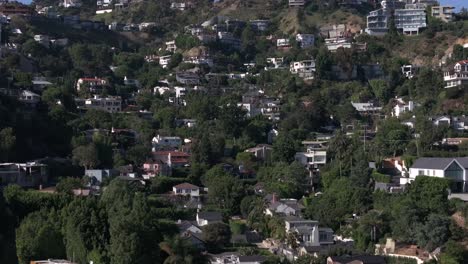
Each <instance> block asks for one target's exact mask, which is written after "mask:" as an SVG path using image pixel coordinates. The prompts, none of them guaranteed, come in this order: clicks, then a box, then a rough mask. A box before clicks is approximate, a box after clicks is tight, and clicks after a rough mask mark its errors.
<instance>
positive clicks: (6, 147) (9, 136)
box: [0, 127, 16, 161]
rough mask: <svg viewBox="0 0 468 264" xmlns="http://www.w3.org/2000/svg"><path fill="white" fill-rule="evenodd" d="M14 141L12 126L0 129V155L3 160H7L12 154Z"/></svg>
mask: <svg viewBox="0 0 468 264" xmlns="http://www.w3.org/2000/svg"><path fill="white" fill-rule="evenodd" d="M15 143H16V136H15V134H14V132H13V128H11V127H7V128H4V129H2V130H0V157H1V160H3V161H8V160H9V158H10V157H11V156H12V152H13V148H14V146H15Z"/></svg>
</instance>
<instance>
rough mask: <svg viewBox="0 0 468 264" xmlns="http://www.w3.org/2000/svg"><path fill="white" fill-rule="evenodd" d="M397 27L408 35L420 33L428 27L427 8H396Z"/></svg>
mask: <svg viewBox="0 0 468 264" xmlns="http://www.w3.org/2000/svg"><path fill="white" fill-rule="evenodd" d="M395 27H396V28H397V29H399V30H401V31H402V32H403V34H406V35H418V34H419V31H420V30H421V29H422V28H425V27H427V23H426V10H424V9H421V8H418V7H411V8H409V7H407V8H405V9H395Z"/></svg>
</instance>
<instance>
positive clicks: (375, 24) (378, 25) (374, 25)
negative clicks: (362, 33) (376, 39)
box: [366, 8, 390, 36]
mask: <svg viewBox="0 0 468 264" xmlns="http://www.w3.org/2000/svg"><path fill="white" fill-rule="evenodd" d="M389 19H390V11H389V10H387V9H383V8H381V9H377V10H374V11H371V12H370V13H369V15H368V16H367V28H366V33H367V34H369V35H373V36H379V35H384V34H386V33H387V31H388V23H389Z"/></svg>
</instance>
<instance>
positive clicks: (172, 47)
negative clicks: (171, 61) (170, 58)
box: [166, 40, 177, 52]
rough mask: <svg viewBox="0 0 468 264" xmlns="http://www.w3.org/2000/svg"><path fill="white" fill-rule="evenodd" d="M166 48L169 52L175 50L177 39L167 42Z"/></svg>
mask: <svg viewBox="0 0 468 264" xmlns="http://www.w3.org/2000/svg"><path fill="white" fill-rule="evenodd" d="M166 50H167V51H169V52H175V51H176V50H177V46H176V43H175V40H171V41H167V42H166Z"/></svg>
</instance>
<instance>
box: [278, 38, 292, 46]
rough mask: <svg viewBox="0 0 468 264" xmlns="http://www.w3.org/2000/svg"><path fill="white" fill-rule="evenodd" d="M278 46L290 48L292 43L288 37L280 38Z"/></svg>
mask: <svg viewBox="0 0 468 264" xmlns="http://www.w3.org/2000/svg"><path fill="white" fill-rule="evenodd" d="M276 47H277V48H278V49H289V48H290V47H291V43H290V41H289V39H287V38H280V39H277V40H276Z"/></svg>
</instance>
